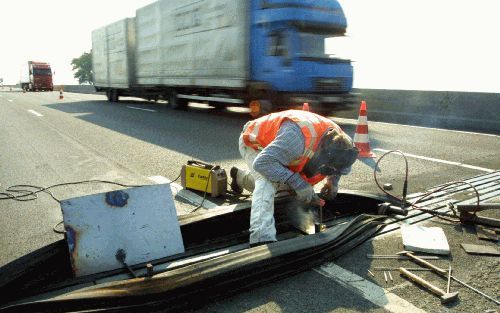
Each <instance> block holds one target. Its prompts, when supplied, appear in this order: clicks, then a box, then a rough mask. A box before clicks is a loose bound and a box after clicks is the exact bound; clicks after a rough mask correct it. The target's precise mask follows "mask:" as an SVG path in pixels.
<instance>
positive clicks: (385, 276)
mask: <svg viewBox="0 0 500 313" xmlns="http://www.w3.org/2000/svg"><path fill="white" fill-rule="evenodd" d="M384 279H385V282H386V283H387V272H386V271H384Z"/></svg>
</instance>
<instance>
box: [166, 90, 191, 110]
mask: <svg viewBox="0 0 500 313" xmlns="http://www.w3.org/2000/svg"><path fill="white" fill-rule="evenodd" d="M168 105H169V106H170V108H172V109H174V110H186V109H187V107H188V100H187V99H181V98H178V97H177V93H176V92H171V93H170V95H169V97H168Z"/></svg>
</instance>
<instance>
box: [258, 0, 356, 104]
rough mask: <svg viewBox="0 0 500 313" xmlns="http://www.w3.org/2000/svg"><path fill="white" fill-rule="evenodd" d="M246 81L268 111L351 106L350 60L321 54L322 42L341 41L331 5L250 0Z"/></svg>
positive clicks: (341, 23) (342, 21)
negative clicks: (268, 106)
mask: <svg viewBox="0 0 500 313" xmlns="http://www.w3.org/2000/svg"><path fill="white" fill-rule="evenodd" d="M250 19H251V23H250V25H251V26H250V27H251V30H250V43H249V44H250V81H252V83H253V84H254V86H258V88H256V89H259V90H261V91H263V90H265V92H264V93H266V95H264V94H260V95H259V97H260V98H267V99H268V100H269V101H270V102H271V103H272V107H273V108H280V107H288V108H289V107H293V106H294V105H297V106H299V105H302V104H303V103H304V102H308V103H309V104H310V105H311V107H313V108H315V110H318V111H319V110H322V109H328V108H329V109H332V105H335V104H339V103H351V102H352V98H353V97H352V95H351V94H350V91H351V90H352V81H353V67H352V64H351V61H350V60H346V59H341V58H336V57H335V56H334V55H333V56H330V55H327V54H326V53H325V41H326V39H327V38H331V37H337V36H344V35H345V32H346V28H347V21H346V18H345V15H344V12H343V10H342V8H341V6H340V4H339V3H338V2H337V1H336V0H252V3H251V17H250Z"/></svg>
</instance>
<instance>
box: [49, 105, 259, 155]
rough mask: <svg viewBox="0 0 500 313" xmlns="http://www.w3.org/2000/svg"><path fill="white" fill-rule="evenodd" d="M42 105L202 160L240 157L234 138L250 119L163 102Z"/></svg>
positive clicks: (236, 137)
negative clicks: (180, 109)
mask: <svg viewBox="0 0 500 313" xmlns="http://www.w3.org/2000/svg"><path fill="white" fill-rule="evenodd" d="M45 106H46V107H48V108H51V109H54V110H58V111H62V112H65V113H68V114H74V115H75V117H76V118H78V119H81V120H84V121H86V122H89V123H92V124H95V125H98V126H101V127H104V128H107V129H110V130H113V131H115V132H119V133H122V134H124V135H127V136H130V137H134V138H136V139H139V140H142V141H145V142H149V143H151V144H154V145H157V146H161V147H164V148H167V149H169V150H173V151H176V152H179V153H182V154H184V155H187V156H190V157H192V158H194V159H198V160H202V161H205V162H213V161H220V160H227V159H236V158H240V155H239V152H238V138H239V135H240V132H241V129H242V128H243V125H244V124H245V123H246V122H247V121H248V120H250V117H249V115H248V114H247V113H240V112H232V111H227V110H224V111H218V110H215V109H214V108H210V107H194V108H191V107H190V108H189V110H187V111H179V110H172V109H170V108H168V107H167V105H166V104H165V103H154V102H145V101H135V100H126V101H120V102H119V103H110V102H107V101H75V102H65V103H52V104H47V105H45ZM137 109H147V110H154V111H156V112H149V111H141V110H137ZM228 146H229V147H231V148H229V149H228V148H227V147H228Z"/></svg>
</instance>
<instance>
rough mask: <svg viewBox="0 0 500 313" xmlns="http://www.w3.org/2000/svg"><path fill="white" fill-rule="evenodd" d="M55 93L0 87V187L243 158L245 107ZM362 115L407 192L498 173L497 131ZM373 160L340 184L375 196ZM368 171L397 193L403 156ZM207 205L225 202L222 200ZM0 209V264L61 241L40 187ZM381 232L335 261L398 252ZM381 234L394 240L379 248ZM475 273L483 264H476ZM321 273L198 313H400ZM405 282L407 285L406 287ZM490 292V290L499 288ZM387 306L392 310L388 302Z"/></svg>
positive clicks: (132, 176)
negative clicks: (32, 197)
mask: <svg viewBox="0 0 500 313" xmlns="http://www.w3.org/2000/svg"><path fill="white" fill-rule="evenodd" d="M58 96H59V93H58V92H41V93H22V92H19V91H16V90H14V91H12V92H10V91H8V90H6V89H4V90H0V192H2V191H3V190H4V189H5V188H7V187H9V186H12V185H16V184H29V185H36V186H49V185H53V184H59V183H64V182H75V181H84V180H92V179H99V180H108V181H116V182H120V183H124V184H130V185H139V184H152V183H154V182H153V179H152V177H154V176H156V177H158V176H161V177H164V178H165V179H168V180H174V179H175V178H176V177H178V175H179V172H180V169H181V167H182V165H184V164H185V163H186V162H187V160H190V159H196V160H201V161H204V162H207V163H212V164H218V165H221V166H222V167H223V168H225V169H226V170H227V171H229V169H230V168H231V166H235V165H236V166H242V167H244V166H245V165H244V162H243V161H242V160H241V158H240V156H239V153H238V149H237V141H238V136H239V133H240V131H241V128H242V126H243V125H244V124H245V123H246V122H247V121H248V120H249V117H248V115H247V114H246V111H245V110H242V109H230V110H226V111H222V112H220V111H216V110H215V109H213V108H209V107H207V106H204V105H196V106H193V107H191V108H190V109H189V110H188V111H174V110H171V109H169V108H168V107H167V105H166V104H165V103H154V102H146V101H143V100H138V99H132V98H128V99H124V100H123V101H122V102H120V103H109V102H107V101H106V100H105V98H104V96H102V95H92V94H76V93H65V94H64V99H63V100H59V99H58ZM353 110H357V108H353ZM332 118H333V120H334V121H336V122H337V123H338V124H339V125H340V126H341V127H342V128H343V129H344V130H345V131H346V132H347V133H348V134H350V135H353V134H354V131H355V126H356V120H355V119H345V118H335V116H333V117H332ZM368 119H369V134H370V139H371V147H372V148H373V150H374V151H375V153H377V155H379V156H380V155H382V154H383V153H384V152H385V151H388V150H401V151H403V152H404V153H407V154H408V155H410V156H409V157H408V161H409V192H410V193H413V192H420V191H424V190H426V189H428V188H430V187H432V186H435V185H438V184H442V183H446V182H450V181H454V180H460V179H464V178H468V177H472V176H476V175H480V174H485V173H488V172H491V171H493V170H498V169H500V159H499V157H498V154H499V151H500V137H499V136H497V135H492V134H484V133H482V134H479V133H472V132H462V131H451V130H442V129H432V128H422V127H415V126H411V125H398V124H388V123H379V122H375V121H371V120H370V112H369V111H368ZM373 167H374V161H373V160H369V161H365V162H360V161H358V162H357V163H356V164H355V166H354V167H353V170H352V173H351V175H349V176H347V177H345V178H343V179H342V181H341V188H342V189H356V190H364V191H370V192H377V187H376V185H375V183H374V181H373ZM378 176H379V179H380V181H381V182H382V183H392V184H393V185H394V187H395V190H394V193H396V194H398V193H400V192H401V186H402V181H403V176H404V160H403V159H402V158H401V157H400V156H398V155H389V156H387V157H386V158H384V160H383V161H382V162H381V164H380V173H379V174H378ZM179 183H180V182H179ZM114 188H116V187H113V186H110V185H105V184H86V185H76V186H70V187H58V188H57V189H54V190H52V192H53V194H54V196H55V197H57V198H58V199H67V198H72V197H77V196H81V195H86V194H92V193H98V192H104V191H109V190H110V189H114ZM213 201H214V202H215V203H217V204H228V201H224V200H213ZM177 204H178V207H177V209H178V213H179V214H183V213H186V212H188V211H189V210H191V209H192V208H193V206H191V205H188V204H186V203H181V202H179V203H177ZM0 214H1V218H0V247H1V249H0V266H2V265H5V264H6V263H8V262H10V261H12V260H14V259H16V258H18V257H20V256H22V255H25V254H26V253H29V252H30V251H33V250H35V249H37V248H40V247H42V246H44V245H46V244H48V243H51V242H53V241H55V240H58V239H61V238H62V235H60V234H57V233H55V232H53V230H52V228H53V226H54V225H55V224H56V223H58V222H59V221H60V220H61V210H60V208H59V205H58V203H57V202H55V201H54V200H53V199H51V197H50V196H49V195H47V194H40V196H39V199H37V200H36V201H30V202H14V201H11V200H3V201H1V200H0ZM448 226H449V225H448ZM448 226H447V227H448ZM450 229H453V227H451V226H450ZM446 232H447V235H448V236H450V237H453V239H451V238H450V241H451V240H453V241H459V240H460V236H465V235H467V234H465V233H463V232H460V233H452V232H449V229H447V230H446ZM387 238H388V239H384V240H387V241H386V242H385V241H383V240H378V241H374V242H371V243H367V244H365V245H363V246H362V247H360V248H359V251H358V250H356V251H358V252H356V253H357V254H356V253H355V252H353V254H351V256H346V257H342V258H340V259H339V260H337V261H336V262H337V263H338V264H339V265H341V266H342V268H347V269H348V270H349V273H351V271H352V272H355V271H356V262H358V261H359V260H356V259H353V255H357V256H358V257H359V258H362V253H363V252H364V253H366V251H377V252H380V254H382V253H384V252H386V254H388V253H393V252H396V250H397V249H399V250H401V243H400V238H399V237H397V235H394V236H389V237H387ZM387 242H390V243H391V244H392V246H391V247H389V245H388V244H386V243H387ZM389 250H390V251H389ZM368 253H370V252H368ZM476 260H480V262H483V263H484V267H485V268H491V267H492V266H493V268H495V267H496V269H497V271H496V276H497V278H498V261H496V260H495V259H491V258H487V257H486V258H483V257H481V258H478V259H476ZM495 262H496V263H495ZM458 267H459V265H457V268H458ZM329 270H331V269H329ZM338 271H339V269H337V268H335V270H331V271H330V272H331V273H336V274H335V275H337V274H338ZM477 271H479V272H481V269H479V268H478V269H477ZM327 272H328V271H326V272H325V271H320V270H311V271H308V272H305V273H302V274H299V275H297V276H294V277H290V278H288V279H286V280H283V281H279V282H276V283H273V284H271V285H267V286H264V287H261V288H257V289H254V290H251V291H249V292H246V293H243V294H240V295H237V296H234V297H231V298H229V299H225V300H219V301H218V302H215V303H211V304H209V305H208V306H205V307H202V308H200V309H199V310H200V312H201V311H209V312H244V311H251V312H405V311H398V309H394V308H391V307H390V306H385V307H382V306H383V305H380V303H379V304H376V303H378V302H376V301H375V302H374V301H373V299H372V300H370V299H369V297H368V298H367V297H365V296H363V295H360V294H358V293H357V291H355V290H353V289H352V288H350V287H348V286H346V285H345V284H343V283H342V282H341V281H338V280H335V279H332V278H331V277H328V274H325V273H327ZM330 272H328V273H330ZM357 275H359V276H353V279H354V280H356V279H358V278H360V279H361V280H364V281H366V280H367V279H368V278H367V277H366V275H364V273H358V274H357ZM393 275H395V274H393ZM360 276H363V277H360ZM493 277H494V275H493ZM374 283H375V284H377V283H378V284H380V282H377V281H375V282H374ZM374 286H375V285H374ZM398 286H399V287H398ZM382 287H387V286H383V285H382ZM391 287H392V288H393V289H391V290H396V291H397V288H400V289H401V290H403V292H400V294H401V295H400V297H396V298H397V299H396V300H397V301H399V300H398V299H404V300H403V301H407V302H408V303H411V304H413V305H415V307H418V308H421V309H422V308H425V309H426V310H427V311H428V312H441V311H442V312H462V310H463V309H465V308H470V307H475V308H479V309H480V310H482V311H477V312H484V311H485V310H486V309H490V308H493V309H495V308H496V307H495V306H494V305H493V306H492V305H490V303H488V302H487V301H483V300H480V299H477V298H474V297H470V299H472V300H470V301H476V300H477V302H474V305H473V306H470V305H471V303H470V302H469V303H467V306H463V307H461V306H457V307H441V305H440V304H439V301H438V300H437V299H435V298H433V297H432V296H430V295H426V297H424V300H422V297H421V295H422V294H425V292H423V291H422V290H420V289H418V288H416V287H413V286H411V285H410V284H407V283H405V282H404V281H402V280H401V279H399V280H398V283H397V284H394V285H393V286H391ZM409 288H413V289H411V292H408V293H405V292H404V291H405V290H410V289H409ZM485 288H489V287H488V286H486V287H485ZM489 291H490V293H496V294H497V295H498V294H499V292H498V287H494V288H490V289H489ZM395 293H397V292H395ZM468 299H469V298H468ZM432 301H434V302H435V303H434V306H432V304H433V303H432ZM388 303H390V304H391V305H393V306H394V304H393V303H392V302H390V301H389V302H388ZM395 303H399V302H395ZM404 303H406V302H404ZM399 304H400V305H399V306H400V307H401V305H402V304H401V303H399ZM464 305H465V304H464ZM395 306H396V307H398V305H395Z"/></svg>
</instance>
